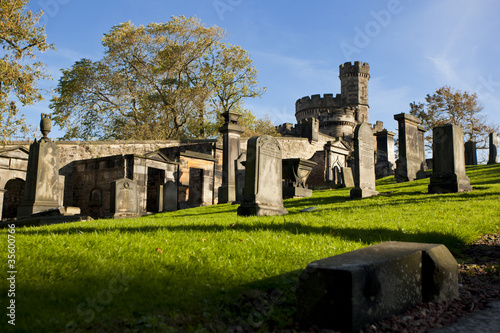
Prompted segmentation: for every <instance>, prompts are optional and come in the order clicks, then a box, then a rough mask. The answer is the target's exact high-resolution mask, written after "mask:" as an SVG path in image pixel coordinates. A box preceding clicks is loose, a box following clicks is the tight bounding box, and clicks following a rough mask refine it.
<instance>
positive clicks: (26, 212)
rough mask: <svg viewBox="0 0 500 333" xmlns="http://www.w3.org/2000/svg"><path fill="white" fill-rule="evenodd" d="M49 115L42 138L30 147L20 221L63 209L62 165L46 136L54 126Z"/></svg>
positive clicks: (18, 211)
mask: <svg viewBox="0 0 500 333" xmlns="http://www.w3.org/2000/svg"><path fill="white" fill-rule="evenodd" d="M50 118H51V117H50V115H46V114H42V120H41V121H40V129H41V131H42V134H43V137H42V138H41V139H40V140H39V141H37V140H36V139H35V142H33V143H32V144H31V146H30V152H29V158H28V170H27V172H26V184H25V188H24V198H23V201H22V203H21V204H20V205H19V207H18V209H17V216H18V217H28V216H30V215H32V214H34V213H37V212H42V211H47V210H51V209H56V208H58V207H59V206H60V200H61V195H62V193H60V192H61V191H60V189H61V186H60V184H59V181H60V178H59V162H58V158H59V157H58V153H57V146H56V144H55V143H54V142H52V140H51V139H50V138H48V137H47V135H48V134H49V133H50V130H51V128H52V124H51V121H50Z"/></svg>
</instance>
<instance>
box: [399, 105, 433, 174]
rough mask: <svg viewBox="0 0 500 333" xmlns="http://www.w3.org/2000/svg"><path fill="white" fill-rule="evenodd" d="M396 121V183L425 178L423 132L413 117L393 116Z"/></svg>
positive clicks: (406, 115)
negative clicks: (397, 142) (397, 152)
mask: <svg viewBox="0 0 500 333" xmlns="http://www.w3.org/2000/svg"><path fill="white" fill-rule="evenodd" d="M394 119H395V120H397V121H398V138H399V146H398V148H399V158H398V159H397V161H396V170H395V172H394V175H395V177H396V181H397V182H407V181H413V180H415V179H421V178H425V177H426V176H425V171H424V170H425V146H424V133H425V130H424V129H423V127H422V126H420V123H421V122H422V121H421V120H420V119H418V118H417V117H415V116H412V115H410V114H405V113H400V114H396V115H394Z"/></svg>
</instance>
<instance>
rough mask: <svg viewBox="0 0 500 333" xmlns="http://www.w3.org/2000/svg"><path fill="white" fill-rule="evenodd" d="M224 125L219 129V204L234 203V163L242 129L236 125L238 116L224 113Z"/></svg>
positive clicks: (237, 153) (232, 113)
mask: <svg viewBox="0 0 500 333" xmlns="http://www.w3.org/2000/svg"><path fill="white" fill-rule="evenodd" d="M222 116H223V117H224V119H225V122H224V125H222V126H221V128H219V132H220V133H221V134H222V145H223V147H222V186H221V187H220V188H219V194H218V196H219V203H226V202H234V201H236V184H235V178H236V175H235V168H234V161H235V160H236V159H237V158H238V156H239V155H240V135H241V133H243V129H242V128H241V127H240V125H239V124H238V118H240V117H241V115H240V114H238V113H234V112H225V113H223V114H222Z"/></svg>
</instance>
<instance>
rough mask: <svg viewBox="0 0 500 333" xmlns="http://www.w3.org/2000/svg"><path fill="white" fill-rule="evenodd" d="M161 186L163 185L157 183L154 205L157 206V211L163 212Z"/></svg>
mask: <svg viewBox="0 0 500 333" xmlns="http://www.w3.org/2000/svg"><path fill="white" fill-rule="evenodd" d="M163 186H164V185H158V188H157V190H156V191H157V193H156V206H157V207H158V213H161V212H163V211H164V210H163V191H164V190H163Z"/></svg>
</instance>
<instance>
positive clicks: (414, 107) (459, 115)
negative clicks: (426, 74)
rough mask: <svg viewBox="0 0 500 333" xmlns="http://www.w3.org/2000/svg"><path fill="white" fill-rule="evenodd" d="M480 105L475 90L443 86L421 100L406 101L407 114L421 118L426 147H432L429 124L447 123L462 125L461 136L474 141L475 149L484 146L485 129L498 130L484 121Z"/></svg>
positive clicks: (486, 136) (485, 141)
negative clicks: (408, 102) (462, 90)
mask: <svg viewBox="0 0 500 333" xmlns="http://www.w3.org/2000/svg"><path fill="white" fill-rule="evenodd" d="M482 110H483V107H482V106H481V104H480V103H479V101H478V98H477V94H476V93H472V94H471V93H469V92H467V91H464V92H461V91H460V90H455V89H453V88H451V87H448V86H444V87H441V88H439V89H437V90H436V92H435V93H434V94H433V95H429V94H428V95H427V96H426V97H425V103H416V102H413V103H410V114H412V115H414V116H416V117H418V118H420V119H421V120H422V126H423V127H424V128H425V130H426V131H427V132H426V135H425V140H426V147H427V148H428V149H432V146H431V145H432V128H434V127H436V126H439V125H443V124H447V123H451V124H454V125H457V126H460V127H462V129H463V131H464V137H465V138H464V139H465V140H472V141H475V142H477V148H478V149H486V148H487V147H488V133H490V132H498V126H497V125H494V124H490V123H488V122H487V118H486V116H485V115H483V114H481V111H482Z"/></svg>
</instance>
